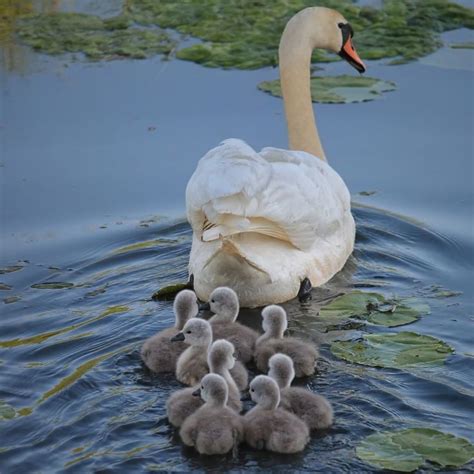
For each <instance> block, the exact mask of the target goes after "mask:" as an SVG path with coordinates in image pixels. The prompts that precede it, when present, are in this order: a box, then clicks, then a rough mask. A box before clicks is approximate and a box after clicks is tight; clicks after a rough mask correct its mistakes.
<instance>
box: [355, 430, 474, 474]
mask: <svg viewBox="0 0 474 474" xmlns="http://www.w3.org/2000/svg"><path fill="white" fill-rule="evenodd" d="M356 454H357V457H358V458H360V459H362V460H363V461H366V462H368V463H369V464H372V465H373V466H375V467H378V468H380V469H389V470H393V471H399V472H412V471H415V470H416V469H418V468H419V467H421V466H422V465H423V464H424V463H425V462H426V461H429V462H432V463H435V464H437V465H438V466H442V467H460V466H462V465H463V464H466V463H467V462H469V461H470V460H471V459H472V458H473V457H474V446H473V445H472V444H471V443H470V442H469V441H468V440H466V439H463V438H458V437H457V436H453V435H452V434H449V433H443V432H441V431H437V430H433V429H430V428H409V429H404V430H397V431H391V432H390V431H389V432H383V433H374V434H372V435H370V436H367V438H365V439H363V440H362V442H361V443H360V444H359V446H357V449H356Z"/></svg>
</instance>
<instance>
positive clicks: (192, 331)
mask: <svg viewBox="0 0 474 474" xmlns="http://www.w3.org/2000/svg"><path fill="white" fill-rule="evenodd" d="M171 341H172V342H175V341H184V342H185V343H186V344H189V345H190V346H206V347H208V346H209V344H210V343H211V342H212V328H211V325H210V324H209V323H208V322H207V321H205V320H204V319H198V318H191V319H190V320H189V321H188V322H187V323H186V324H185V325H184V327H183V330H182V331H181V332H180V333H178V334H176V336H174V337H172V338H171Z"/></svg>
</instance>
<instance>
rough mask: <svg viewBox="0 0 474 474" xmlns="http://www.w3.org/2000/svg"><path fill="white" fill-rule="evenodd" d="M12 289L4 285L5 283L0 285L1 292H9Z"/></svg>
mask: <svg viewBox="0 0 474 474" xmlns="http://www.w3.org/2000/svg"><path fill="white" fill-rule="evenodd" d="M11 289H12V287H11V286H10V285H6V284H5V283H0V290H1V291H8V290H11Z"/></svg>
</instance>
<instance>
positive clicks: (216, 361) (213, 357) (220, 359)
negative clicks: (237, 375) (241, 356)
mask: <svg viewBox="0 0 474 474" xmlns="http://www.w3.org/2000/svg"><path fill="white" fill-rule="evenodd" d="M234 351H235V348H234V344H232V343H231V342H229V341H226V340H225V339H218V340H217V341H214V342H213V343H212V346H211V349H210V350H209V355H208V356H207V363H208V364H209V368H210V369H211V371H212V372H220V371H221V370H231V369H232V368H233V367H234V365H235V360H236V357H235V356H234Z"/></svg>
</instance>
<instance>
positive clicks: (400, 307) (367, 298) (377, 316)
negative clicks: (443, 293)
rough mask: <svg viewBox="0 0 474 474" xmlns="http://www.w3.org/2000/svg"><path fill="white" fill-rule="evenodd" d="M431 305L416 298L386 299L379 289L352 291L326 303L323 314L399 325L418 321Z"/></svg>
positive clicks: (329, 316) (392, 325)
mask: <svg viewBox="0 0 474 474" xmlns="http://www.w3.org/2000/svg"><path fill="white" fill-rule="evenodd" d="M429 312H430V308H429V306H428V305H426V304H423V303H420V302H419V301H417V300H416V299H414V298H409V299H405V300H403V299H394V300H387V299H385V297H384V296H383V295H380V294H379V293H369V292H363V291H353V292H351V293H347V294H345V295H342V296H339V297H338V298H336V299H334V300H333V301H331V303H329V304H328V305H326V306H323V307H322V308H321V310H320V312H319V315H320V317H323V318H328V319H333V318H338V319H341V318H358V319H363V320H365V321H368V322H370V323H372V324H378V325H380V326H387V327H396V326H403V325H405V324H410V323H412V322H414V321H417V320H418V319H419V318H420V316H421V315H422V314H428V313H429Z"/></svg>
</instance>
